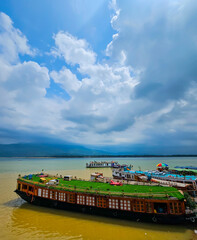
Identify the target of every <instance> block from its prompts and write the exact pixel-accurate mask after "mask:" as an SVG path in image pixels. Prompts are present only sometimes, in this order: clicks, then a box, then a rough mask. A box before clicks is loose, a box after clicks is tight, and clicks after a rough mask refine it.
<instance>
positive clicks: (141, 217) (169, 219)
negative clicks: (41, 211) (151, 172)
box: [15, 190, 188, 224]
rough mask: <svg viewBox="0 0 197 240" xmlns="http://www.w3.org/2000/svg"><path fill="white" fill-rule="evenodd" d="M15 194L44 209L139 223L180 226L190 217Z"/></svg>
mask: <svg viewBox="0 0 197 240" xmlns="http://www.w3.org/2000/svg"><path fill="white" fill-rule="evenodd" d="M15 192H16V193H17V194H18V195H19V196H20V197H21V198H22V199H24V200H25V201H27V202H29V203H31V204H34V205H38V206H44V207H50V208H57V209H63V210H68V211H75V212H82V213H87V214H93V215H100V216H107V217H113V218H123V219H127V220H135V221H138V222H154V223H167V224H180V223H184V222H185V221H186V218H188V215H187V217H186V215H169V214H166V215H155V214H151V213H149V214H148V213H138V212H128V211H123V210H116V209H108V208H105V209H103V208H98V207H95V206H87V205H79V204H72V203H68V202H62V201H58V200H53V199H48V198H43V197H38V196H32V195H27V194H26V192H23V191H20V190H15Z"/></svg>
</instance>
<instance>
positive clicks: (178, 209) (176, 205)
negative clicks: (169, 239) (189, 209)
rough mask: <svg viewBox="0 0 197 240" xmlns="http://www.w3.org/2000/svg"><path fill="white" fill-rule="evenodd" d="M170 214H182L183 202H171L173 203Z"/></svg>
mask: <svg viewBox="0 0 197 240" xmlns="http://www.w3.org/2000/svg"><path fill="white" fill-rule="evenodd" d="M170 213H171V214H179V213H182V206H181V202H171V203H170Z"/></svg>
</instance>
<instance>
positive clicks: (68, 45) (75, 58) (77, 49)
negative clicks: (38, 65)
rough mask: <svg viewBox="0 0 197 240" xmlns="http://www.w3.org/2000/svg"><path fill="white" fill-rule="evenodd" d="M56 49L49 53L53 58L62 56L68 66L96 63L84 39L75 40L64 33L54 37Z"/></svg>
mask: <svg viewBox="0 0 197 240" xmlns="http://www.w3.org/2000/svg"><path fill="white" fill-rule="evenodd" d="M54 39H55V44H56V48H54V49H53V50H52V51H51V52H52V54H53V55H55V56H62V57H63V58H64V59H65V61H66V62H67V63H69V64H73V65H75V64H80V65H89V64H94V63H95V61H96V54H95V53H94V52H93V51H92V50H91V49H90V47H89V45H88V43H87V42H86V40H84V39H77V38H75V37H73V36H72V35H71V34H69V33H66V32H62V31H60V32H58V33H57V34H56V35H54Z"/></svg>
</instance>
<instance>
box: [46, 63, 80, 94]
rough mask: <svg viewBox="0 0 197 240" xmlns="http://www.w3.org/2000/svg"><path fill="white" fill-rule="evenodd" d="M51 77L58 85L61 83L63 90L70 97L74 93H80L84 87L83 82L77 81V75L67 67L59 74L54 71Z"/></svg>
mask: <svg viewBox="0 0 197 240" xmlns="http://www.w3.org/2000/svg"><path fill="white" fill-rule="evenodd" d="M50 76H51V77H52V79H53V80H54V81H55V82H56V83H59V84H60V85H61V86H62V88H63V89H64V90H65V91H67V92H68V93H69V94H70V95H72V93H73V92H76V91H78V90H79V88H80V87H81V85H82V84H81V82H80V81H79V80H78V79H77V77H76V75H75V74H73V73H72V72H71V71H70V70H69V69H68V68H65V67H64V68H63V69H62V70H60V71H59V72H57V71H52V72H51V73H50Z"/></svg>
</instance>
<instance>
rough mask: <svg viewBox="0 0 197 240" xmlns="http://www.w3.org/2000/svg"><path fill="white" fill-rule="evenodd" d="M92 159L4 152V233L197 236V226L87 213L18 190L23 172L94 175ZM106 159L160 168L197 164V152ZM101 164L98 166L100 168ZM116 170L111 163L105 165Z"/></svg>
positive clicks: (0, 199)
mask: <svg viewBox="0 0 197 240" xmlns="http://www.w3.org/2000/svg"><path fill="white" fill-rule="evenodd" d="M90 160H92V159H88V158H87V159H85V158H82V159H80V158H79V159H77V158H76V159H75V158H71V159H65V158H1V159H0V193H1V194H0V239H3V240H4V239H5V240H7V239H10V240H11V239H16V240H17V239H18V240H19V239H28V240H31V239H58V240H59V239H60V240H61V239H65V240H67V239H68V240H70V239H78V240H82V239H83V240H97V239H98V240H101V239H104V240H105V239H106V240H108V239H109V240H111V239H113V240H116V239H117V240H119V239H121V240H124V239H128V240H129V239H133V240H144V239H145V240H158V239H159V240H171V239H172V240H175V239H177V240H190V239H197V238H196V236H194V229H197V226H195V225H194V226H183V225H180V226H179V225H178V226H177V225H176V226H170V225H159V224H151V223H141V222H136V221H126V220H120V219H113V218H107V217H100V216H90V215H86V214H83V213H73V212H68V211H62V210H56V209H49V208H44V207H38V206H33V205H31V204H28V203H26V202H25V201H23V200H22V199H20V198H19V197H18V196H17V195H16V194H15V193H14V192H13V191H14V190H15V187H16V179H17V176H18V174H28V173H37V172H41V170H42V169H44V171H45V172H48V173H52V174H62V175H66V174H72V175H73V176H78V177H81V178H84V179H89V177H90V173H91V172H94V171H95V169H86V168H85V163H86V162H89V161H90ZM100 160H107V161H111V160H114V161H118V162H120V163H127V164H132V165H133V166H134V169H136V170H139V169H141V170H146V169H155V167H156V165H157V163H159V162H165V163H167V164H168V165H169V166H170V167H174V166H176V165H192V166H197V158H185V157H184V158H111V159H109V158H107V159H100ZM97 170H98V169H97ZM99 171H102V172H103V173H104V176H108V177H110V176H111V169H102V170H101V169H100V170H99Z"/></svg>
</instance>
